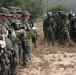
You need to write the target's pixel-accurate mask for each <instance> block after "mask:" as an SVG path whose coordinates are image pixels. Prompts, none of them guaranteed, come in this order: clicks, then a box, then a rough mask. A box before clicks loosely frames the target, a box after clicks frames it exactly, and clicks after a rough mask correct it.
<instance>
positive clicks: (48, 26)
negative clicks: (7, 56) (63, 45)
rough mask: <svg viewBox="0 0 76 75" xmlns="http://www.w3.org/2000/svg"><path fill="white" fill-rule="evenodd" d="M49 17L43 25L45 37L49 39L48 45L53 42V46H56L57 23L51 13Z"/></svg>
mask: <svg viewBox="0 0 76 75" xmlns="http://www.w3.org/2000/svg"><path fill="white" fill-rule="evenodd" d="M47 16H48V18H47V19H45V20H44V23H43V31H44V35H45V36H46V37H47V41H48V43H49V44H50V42H52V45H54V39H55V28H56V22H55V21H54V19H53V18H52V14H51V13H50V12H48V14H47ZM50 16H51V18H49V17H50Z"/></svg>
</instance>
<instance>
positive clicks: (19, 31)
mask: <svg viewBox="0 0 76 75" xmlns="http://www.w3.org/2000/svg"><path fill="white" fill-rule="evenodd" d="M16 32H18V33H24V32H25V30H24V29H20V30H17V31H16Z"/></svg>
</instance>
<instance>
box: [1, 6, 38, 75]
mask: <svg viewBox="0 0 76 75" xmlns="http://www.w3.org/2000/svg"><path fill="white" fill-rule="evenodd" d="M30 15H31V14H30V13H29V12H28V11H22V10H21V9H20V8H18V7H14V6H8V7H7V8H5V7H0V75H15V72H16V70H17V68H18V67H19V65H23V66H26V65H27V63H28V61H29V60H30V59H31V58H30V50H31V49H32V42H33V43H34V46H35V48H36V39H37V32H36V28H35V27H33V23H32V22H31V21H29V19H30Z"/></svg>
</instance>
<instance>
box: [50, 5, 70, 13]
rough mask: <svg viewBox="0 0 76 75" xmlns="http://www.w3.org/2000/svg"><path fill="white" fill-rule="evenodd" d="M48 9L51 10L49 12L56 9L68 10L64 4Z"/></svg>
mask: <svg viewBox="0 0 76 75" xmlns="http://www.w3.org/2000/svg"><path fill="white" fill-rule="evenodd" d="M50 11H51V12H57V11H63V12H68V11H69V10H68V9H67V8H66V7H65V6H63V5H57V6H55V7H52V8H51V9H50Z"/></svg>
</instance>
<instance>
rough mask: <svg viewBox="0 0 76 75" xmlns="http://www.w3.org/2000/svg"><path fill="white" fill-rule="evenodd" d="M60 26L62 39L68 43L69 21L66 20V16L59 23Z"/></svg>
mask: <svg viewBox="0 0 76 75" xmlns="http://www.w3.org/2000/svg"><path fill="white" fill-rule="evenodd" d="M61 25H62V28H61V29H62V38H63V40H62V41H64V40H66V41H67V42H70V33H69V31H70V21H69V20H68V14H64V18H63V20H62V22H61Z"/></svg>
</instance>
